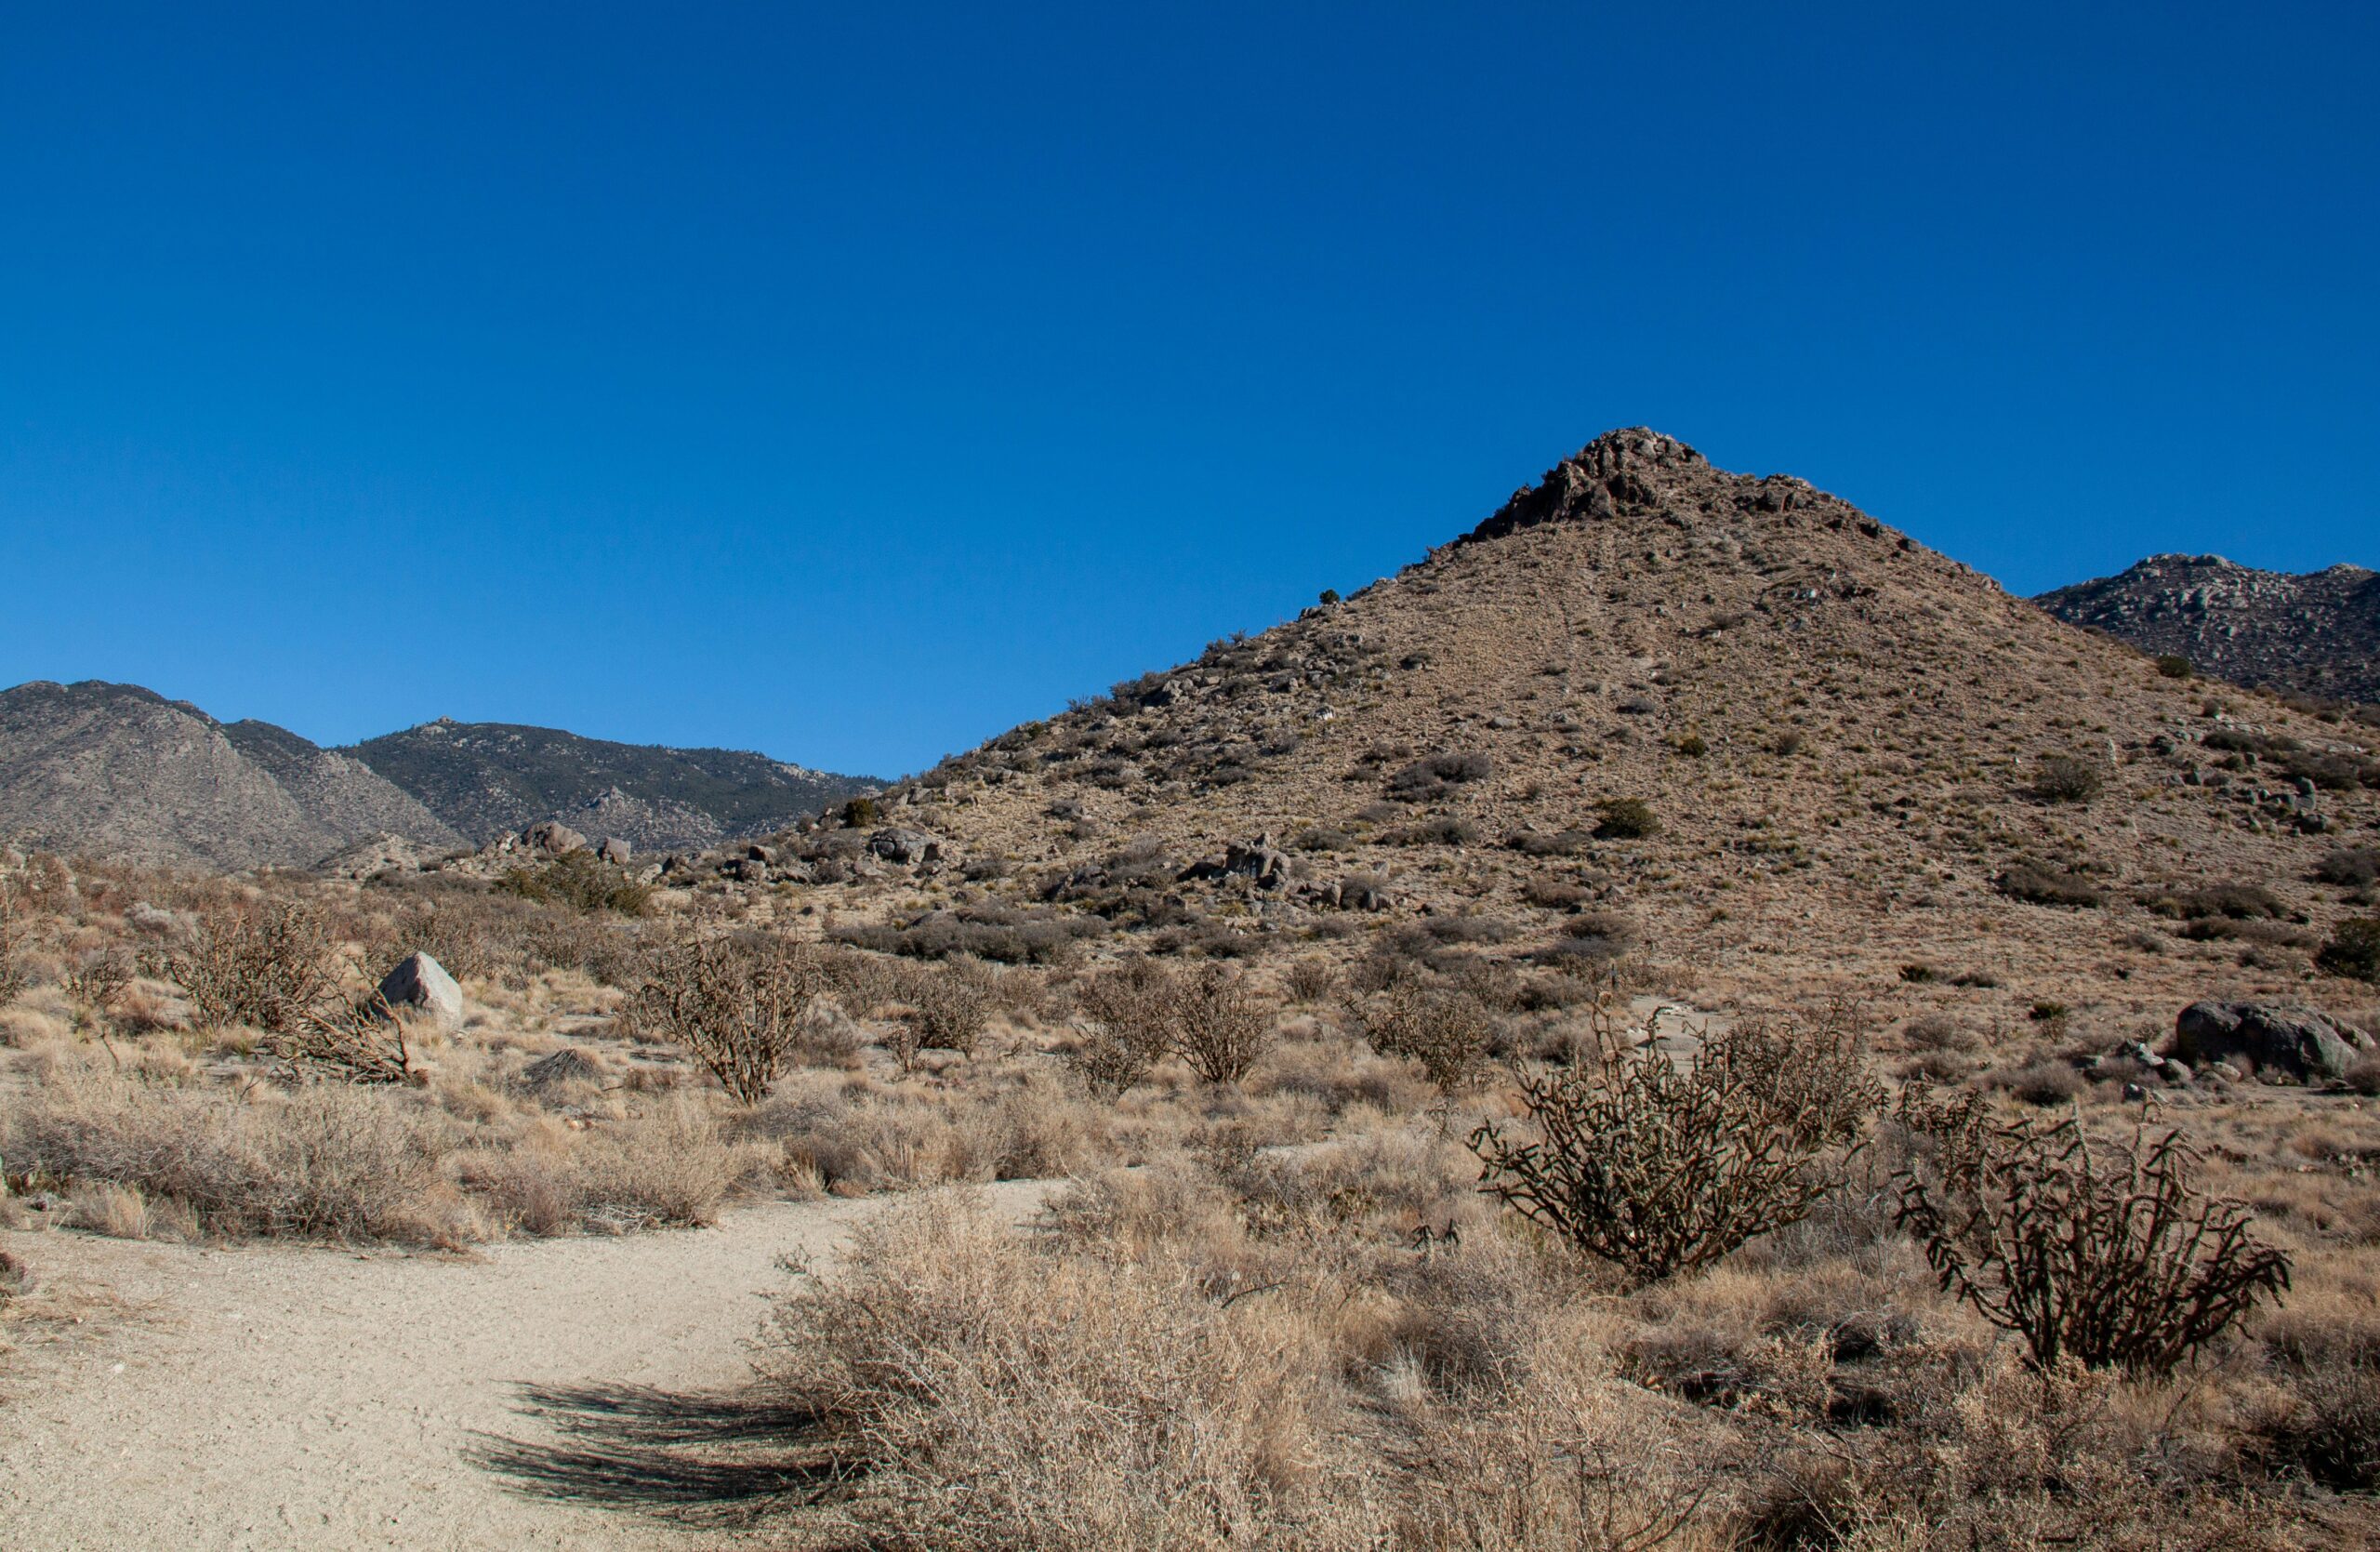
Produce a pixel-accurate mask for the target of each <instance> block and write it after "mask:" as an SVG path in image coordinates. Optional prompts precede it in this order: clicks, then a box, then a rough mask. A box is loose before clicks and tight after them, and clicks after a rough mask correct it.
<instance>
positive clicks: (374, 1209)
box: [0, 1065, 443, 1240]
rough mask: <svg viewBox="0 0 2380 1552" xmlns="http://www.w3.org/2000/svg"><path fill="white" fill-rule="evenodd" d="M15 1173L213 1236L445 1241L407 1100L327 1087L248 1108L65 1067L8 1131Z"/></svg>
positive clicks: (4, 1141) (435, 1185) (11, 1115)
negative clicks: (144, 1209)
mask: <svg viewBox="0 0 2380 1552" xmlns="http://www.w3.org/2000/svg"><path fill="white" fill-rule="evenodd" d="M0 1148H5V1150H6V1156H7V1161H8V1167H9V1169H10V1170H11V1171H12V1172H19V1173H28V1172H29V1173H33V1174H39V1175H42V1176H46V1177H48V1178H50V1179H54V1180H60V1181H71V1182H77V1183H86V1184H87V1183H106V1184H110V1185H113V1186H118V1187H126V1188H128V1189H130V1190H134V1191H137V1192H139V1193H140V1194H142V1195H143V1196H146V1197H149V1198H153V1199H164V1200H170V1201H173V1202H176V1203H179V1205H180V1206H182V1207H183V1208H185V1209H187V1210H188V1211H189V1212H190V1214H192V1217H193V1218H194V1219H195V1220H196V1222H197V1224H198V1226H199V1227H201V1228H202V1229H203V1230H205V1231H206V1232H210V1233H218V1234H225V1235H260V1236H290V1237H298V1238H315V1239H331V1240H427V1239H432V1238H436V1237H438V1235H439V1234H440V1231H441V1228H440V1223H441V1219H442V1217H443V1214H441V1213H440V1212H439V1206H440V1203H439V1200H438V1199H439V1196H440V1193H441V1191H442V1189H443V1183H442V1182H441V1179H440V1176H439V1170H438V1150H437V1146H436V1141H435V1138H434V1137H433V1136H432V1135H431V1134H430V1132H429V1131H428V1130H427V1129H426V1127H425V1125H424V1123H423V1121H421V1119H420V1118H419V1117H418V1116H417V1113H416V1112H415V1111H414V1110H413V1109H412V1108H410V1107H409V1106H407V1105H406V1104H405V1102H404V1100H403V1097H402V1096H400V1095H395V1094H390V1092H389V1091H385V1090H381V1091H373V1090H364V1089H353V1088H348V1087H345V1086H342V1085H337V1084H317V1085H310V1086H308V1087H305V1088H301V1089H298V1091H296V1092H295V1093H293V1094H288V1095H286V1097H283V1096H280V1095H278V1094H273V1093H272V1092H271V1091H270V1090H266V1091H261V1092H259V1093H258V1094H257V1095H255V1096H254V1097H252V1098H250V1099H248V1100H246V1101H242V1100H240V1099H237V1098H235V1097H234V1096H232V1095H231V1094H227V1093H224V1092H221V1091H218V1090H209V1089H202V1088H193V1087H187V1086H184V1085H182V1084H181V1083H179V1081H173V1080H172V1079H170V1078H167V1079H152V1077H151V1076H149V1075H147V1074H144V1073H140V1072H137V1071H122V1072H119V1071H116V1070H113V1069H112V1068H110V1069H101V1068H95V1067H81V1066H72V1065H66V1066H60V1067H59V1068H55V1069H53V1070H52V1071H51V1072H50V1073H49V1074H48V1077H47V1081H45V1082H44V1083H43V1084H42V1086H41V1087H40V1088H39V1089H38V1090H37V1091H35V1092H34V1093H33V1094H29V1095H27V1096H26V1097H25V1099H24V1100H23V1101H22V1102H21V1103H20V1104H17V1105H14V1106H12V1107H11V1108H10V1109H9V1110H8V1112H7V1116H6V1118H5V1121H0Z"/></svg>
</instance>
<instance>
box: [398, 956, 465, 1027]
mask: <svg viewBox="0 0 2380 1552" xmlns="http://www.w3.org/2000/svg"><path fill="white" fill-rule="evenodd" d="M380 995H381V996H382V997H385V998H387V999H388V1002H389V1006H390V1007H392V1008H411V1009H415V1010H417V1011H419V1012H421V1013H424V1014H427V1015H430V1017H432V1018H434V1019H436V1020H438V1022H440V1023H441V1024H460V1023H461V1022H462V1021H463V988H461V987H459V986H457V985H456V984H455V977H454V976H452V975H448V974H447V973H446V967H445V966H444V965H443V964H440V963H439V962H437V961H436V960H434V959H431V958H430V956H429V955H428V954H422V953H415V954H408V955H406V956H405V957H404V959H403V960H402V961H401V962H399V963H398V965H397V967H396V968H395V969H394V970H391V971H390V972H389V974H388V975H386V976H385V977H384V978H382V980H381V982H380Z"/></svg>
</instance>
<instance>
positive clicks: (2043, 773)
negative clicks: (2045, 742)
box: [2032, 754, 2107, 803]
mask: <svg viewBox="0 0 2380 1552" xmlns="http://www.w3.org/2000/svg"><path fill="white" fill-rule="evenodd" d="M2106 785H2107V777H2106V776H2104V775H2103V774H2102V773H2101V772H2100V770H2099V767H2098V766H2097V765H2096V763H2093V762H2091V761H2088V760H2083V759H2078V758H2076V757H2075V756H2073V755H2070V754H2053V755H2049V756H2047V757H2045V758H2044V759H2043V761H2042V763H2041V769H2040V770H2038V771H2037V772H2035V773H2034V776H2033V788H2032V790H2033V796H2034V797H2036V798H2039V799H2040V800H2041V801H2042V802H2043V803H2089V802H2090V801H2091V800H2092V799H2093V798H2096V797H2097V796H2098V795H2099V792H2100V789H2102V788H2104V787H2105V786H2106Z"/></svg>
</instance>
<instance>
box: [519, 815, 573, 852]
mask: <svg viewBox="0 0 2380 1552" xmlns="http://www.w3.org/2000/svg"><path fill="white" fill-rule="evenodd" d="M521 843H522V846H523V848H525V849H526V850H529V851H533V852H543V853H545V854H546V855H547V856H569V855H570V854H571V853H573V852H583V851H585V850H586V849H587V837H585V836H583V835H581V834H579V833H578V832H577V831H576V830H575V829H571V828H570V827H569V826H568V825H565V824H563V823H562V821H561V820H560V819H540V820H538V821H537V822H536V824H534V825H531V826H530V827H529V828H528V829H524V830H522V832H521Z"/></svg>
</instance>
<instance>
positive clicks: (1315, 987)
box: [1281, 960, 1339, 1003]
mask: <svg viewBox="0 0 2380 1552" xmlns="http://www.w3.org/2000/svg"><path fill="white" fill-rule="evenodd" d="M1281 984H1282V986H1283V987H1284V988H1286V989H1287V990H1288V991H1289V1000H1290V1001H1291V1002H1306V1003H1316V1002H1328V1001H1329V998H1330V994H1331V992H1332V991H1334V990H1336V989H1337V988H1338V985H1339V975H1338V973H1337V972H1336V971H1334V970H1332V969H1331V968H1330V965H1329V962H1327V961H1323V960H1298V961H1295V962H1292V963H1291V964H1290V965H1289V968H1288V969H1287V970H1284V971H1283V972H1282V973H1281Z"/></svg>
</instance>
